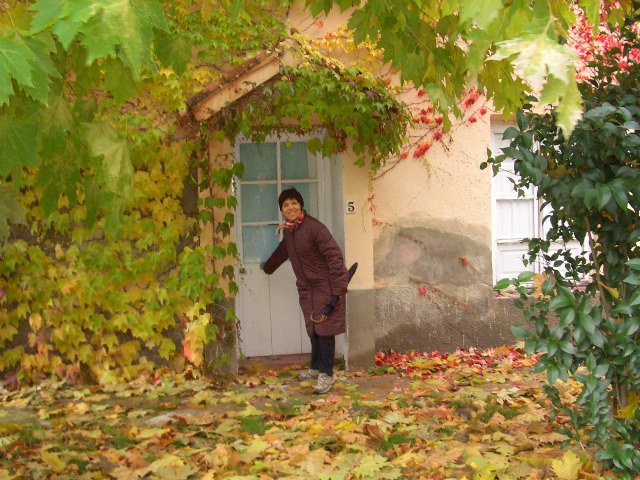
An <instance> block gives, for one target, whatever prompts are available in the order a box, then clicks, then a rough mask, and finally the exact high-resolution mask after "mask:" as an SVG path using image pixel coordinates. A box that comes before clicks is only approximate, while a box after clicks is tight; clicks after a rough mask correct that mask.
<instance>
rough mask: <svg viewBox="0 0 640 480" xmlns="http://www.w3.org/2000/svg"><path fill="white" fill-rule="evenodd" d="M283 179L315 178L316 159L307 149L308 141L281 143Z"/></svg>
mask: <svg viewBox="0 0 640 480" xmlns="http://www.w3.org/2000/svg"><path fill="white" fill-rule="evenodd" d="M280 160H281V168H282V178H283V179H290V178H291V179H294V178H295V179H303V178H315V177H316V176H317V168H316V166H317V165H316V160H315V158H314V157H313V156H312V155H310V154H309V151H308V150H307V142H289V143H282V144H281V145H280Z"/></svg>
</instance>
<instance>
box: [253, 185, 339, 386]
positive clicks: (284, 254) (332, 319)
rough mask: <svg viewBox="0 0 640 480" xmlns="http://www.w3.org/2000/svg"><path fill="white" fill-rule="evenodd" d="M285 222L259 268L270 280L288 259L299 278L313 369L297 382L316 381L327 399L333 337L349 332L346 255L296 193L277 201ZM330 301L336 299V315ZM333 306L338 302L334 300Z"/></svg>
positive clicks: (292, 191)
mask: <svg viewBox="0 0 640 480" xmlns="http://www.w3.org/2000/svg"><path fill="white" fill-rule="evenodd" d="M278 205H279V207H280V211H281V212H282V215H283V216H284V218H285V223H284V224H283V225H281V228H282V229H283V236H282V241H281V242H280V244H279V245H278V247H277V248H276V249H275V251H274V252H273V253H272V254H271V256H270V257H269V259H268V260H267V261H266V262H264V263H263V264H262V265H261V266H262V269H263V270H264V272H265V273H266V274H268V275H271V274H272V273H273V272H275V271H276V269H277V268H278V267H279V266H280V265H282V264H283V263H284V262H285V261H286V260H287V259H289V260H290V261H291V266H292V267H293V272H294V273H295V276H296V286H297V287H298V297H299V300H300V307H301V308H302V313H303V315H304V323H305V326H306V329H307V334H308V335H309V338H310V339H311V368H310V369H309V370H307V371H305V372H302V373H301V374H300V375H299V376H298V378H300V379H301V380H307V379H311V378H317V383H316V386H315V392H316V393H318V394H322V393H327V392H328V391H329V390H331V386H332V385H333V383H334V378H333V362H334V360H335V347H336V340H335V335H338V334H340V333H344V331H345V299H344V295H345V294H346V293H347V284H348V283H349V278H348V273H347V269H346V267H345V265H344V260H343V257H342V251H341V250H340V247H339V246H338V244H337V243H336V241H335V240H334V238H333V236H332V235H331V233H330V232H329V230H328V229H327V227H326V226H324V225H323V224H322V223H321V222H320V221H319V220H317V219H315V218H313V217H312V216H311V215H309V214H307V213H306V212H305V210H304V199H303V198H302V195H300V192H298V191H297V190H296V189H295V188H289V189H287V190H284V191H283V192H282V193H281V194H280V196H279V197H278ZM332 297H338V300H337V304H335V307H334V308H333V309H332V308H331V306H329V307H328V306H327V304H333V303H334V302H332ZM334 301H335V300H334Z"/></svg>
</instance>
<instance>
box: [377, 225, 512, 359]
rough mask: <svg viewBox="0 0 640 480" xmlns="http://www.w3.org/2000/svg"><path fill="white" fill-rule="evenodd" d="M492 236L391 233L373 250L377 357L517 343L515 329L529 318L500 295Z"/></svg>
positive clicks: (425, 230) (389, 230)
mask: <svg viewBox="0 0 640 480" xmlns="http://www.w3.org/2000/svg"><path fill="white" fill-rule="evenodd" d="M486 235H487V237H488V238H491V237H490V233H489V232H487V233H486ZM487 237H484V238H477V233H476V238H471V237H466V236H464V235H460V234H456V233H451V232H444V231H441V230H437V229H434V228H428V227H408V228H392V227H388V228H387V229H386V231H385V232H384V233H383V235H382V236H381V237H380V239H379V240H378V241H377V242H376V246H375V250H374V252H375V279H376V289H375V318H376V328H375V332H376V342H375V344H376V350H382V351H384V350H389V349H394V350H396V351H407V350H424V351H430V350H440V351H452V350H455V349H456V348H468V347H471V346H475V347H489V346H497V345H503V344H505V343H511V342H513V341H515V339H514V337H513V336H512V334H511V331H510V326H511V325H512V324H513V323H517V322H518V321H519V320H520V318H521V317H522V313H521V312H519V311H518V310H517V309H515V307H513V302H512V301H510V300H507V301H506V303H505V301H504V299H502V303H498V302H499V300H498V299H496V298H495V296H494V292H493V289H492V285H491V281H492V272H491V250H490V248H489V246H488V244H489V242H487Z"/></svg>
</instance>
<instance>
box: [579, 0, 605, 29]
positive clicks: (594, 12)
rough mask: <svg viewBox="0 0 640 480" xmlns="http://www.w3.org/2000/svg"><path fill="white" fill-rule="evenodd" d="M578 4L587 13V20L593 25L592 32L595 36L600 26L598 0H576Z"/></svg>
mask: <svg viewBox="0 0 640 480" xmlns="http://www.w3.org/2000/svg"><path fill="white" fill-rule="evenodd" d="M578 5H580V7H581V8H582V9H583V10H584V13H585V14H586V15H587V20H589V23H590V24H591V26H592V27H593V28H592V33H593V35H594V36H596V35H597V34H598V28H599V26H600V0H578Z"/></svg>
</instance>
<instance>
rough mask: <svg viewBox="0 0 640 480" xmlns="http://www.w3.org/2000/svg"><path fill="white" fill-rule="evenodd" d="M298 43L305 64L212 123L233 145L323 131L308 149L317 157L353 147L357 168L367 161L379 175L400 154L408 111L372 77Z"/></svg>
mask: <svg viewBox="0 0 640 480" xmlns="http://www.w3.org/2000/svg"><path fill="white" fill-rule="evenodd" d="M293 41H294V47H293V48H294V49H295V51H296V53H297V55H299V56H300V57H301V62H300V63H299V64H298V65H297V66H282V67H281V71H280V74H279V75H277V76H276V77H275V78H273V79H272V80H271V81H269V82H267V84H265V85H264V86H262V87H260V88H257V89H255V90H254V91H253V92H251V94H249V95H246V96H245V97H244V98H243V99H242V100H241V101H239V102H236V103H235V104H234V105H233V107H232V108H227V109H224V110H223V111H222V112H221V113H220V114H219V115H218V116H217V117H216V118H214V119H213V120H212V125H213V128H214V129H216V130H219V131H221V132H223V133H224V136H225V137H226V138H228V139H230V140H232V141H233V140H234V139H235V138H236V136H237V135H238V134H243V135H244V136H246V137H247V138H251V139H252V140H254V141H262V140H264V138H266V136H267V135H269V134H272V133H276V134H277V133H289V134H296V135H304V134H308V133H311V132H319V131H320V132H323V134H322V135H321V136H320V137H319V138H318V139H314V140H311V141H310V142H309V144H308V146H309V149H310V150H311V151H312V152H321V153H322V154H323V155H325V156H330V155H333V154H335V153H338V152H342V151H344V150H345V149H346V148H347V142H350V148H351V150H352V151H353V152H354V153H355V154H356V155H357V161H356V163H357V165H359V166H365V163H366V162H365V159H367V160H368V161H369V162H370V163H369V164H368V165H369V168H370V169H371V171H372V173H375V172H376V171H378V170H379V169H380V167H381V166H382V165H383V163H384V161H385V160H386V159H388V158H389V157H391V156H393V155H397V154H399V153H400V146H401V145H402V144H403V143H404V141H405V139H406V128H407V125H408V122H409V119H410V114H409V111H408V110H407V108H406V107H405V105H404V104H402V103H400V102H399V101H398V100H397V99H396V98H395V96H394V95H393V92H391V91H390V90H389V89H388V88H387V85H386V84H385V82H384V81H383V80H381V79H380V78H378V77H376V76H375V75H373V74H372V73H371V72H369V71H367V70H365V69H364V68H360V67H358V66H346V65H345V64H343V63H342V62H340V61H338V60H336V59H335V58H330V57H327V56H325V55H323V54H322V53H320V52H319V51H317V50H314V49H313V48H311V47H310V45H309V44H308V43H307V42H306V41H305V40H304V38H303V37H302V36H300V35H294V36H293ZM284 48H291V47H284ZM283 120H293V121H292V122H286V121H283Z"/></svg>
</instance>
